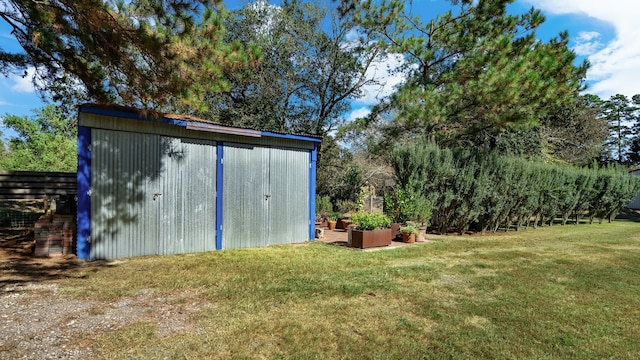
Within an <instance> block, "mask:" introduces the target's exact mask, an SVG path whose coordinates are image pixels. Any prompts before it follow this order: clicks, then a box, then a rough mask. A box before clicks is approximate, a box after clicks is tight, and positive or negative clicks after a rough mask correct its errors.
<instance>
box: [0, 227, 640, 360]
mask: <svg viewBox="0 0 640 360" xmlns="http://www.w3.org/2000/svg"><path fill="white" fill-rule="evenodd" d="M639 230H640V223H636V222H633V221H619V222H615V223H614V224H603V225H582V226H573V225H567V226H553V227H545V228H540V229H537V230H528V231H521V232H509V233H507V234H504V233H500V234H497V235H491V236H490V235H484V236H481V235H474V236H434V235H431V236H430V238H431V239H433V240H434V241H433V242H430V243H426V244H416V245H412V246H406V247H403V248H400V249H394V250H388V251H387V250H383V251H373V252H363V251H357V250H351V249H347V248H344V247H339V246H333V245H327V244H323V243H319V242H317V243H310V244H302V245H284V246H275V247H268V248H261V249H249V250H229V251H221V252H210V253H203V254H196V255H178V256H165V257H157V256H153V257H146V258H137V259H124V260H118V261H113V262H92V263H87V264H84V265H77V266H75V265H74V266H69V265H68V263H67V261H68V260H63V259H58V260H55V261H52V262H50V263H48V265H46V266H44V267H42V266H41V267H37V266H36V265H37V264H35V265H34V264H32V265H29V266H28V265H27V264H24V262H26V261H27V260H25V258H20V257H15V258H14V260H13V262H11V263H6V262H5V263H3V265H2V271H3V273H4V274H5V275H4V276H3V277H0V281H2V280H4V281H3V282H0V286H1V287H0V317H2V323H3V325H2V327H3V330H2V331H1V332H0V333H2V334H4V335H0V358H20V357H23V358H42V357H46V356H48V355H51V356H52V357H53V355H56V356H59V357H65V356H66V357H67V358H107V359H122V358H172V359H174V358H238V359H243V358H347V359H349V358H353V359H363V358H365V359H366V358H397V359H417V358H536V359H539V358H593V359H601V358H621V359H625V358H627V359H636V358H639V357H640V326H638V324H639V323H640V296H639V295H640V231H639ZM30 261H35V260H30ZM56 261H57V262H56ZM17 266H23V268H24V269H23V270H24V271H26V270H30V271H31V273H30V275H29V276H28V277H20V276H19V274H17V273H14V275H13V278H11V279H9V278H8V277H7V276H6V274H10V273H11V271H12V269H13V268H15V267H17ZM58 266H64V267H65V269H64V271H59V269H57V267H58ZM34 318H36V319H34ZM30 320H31V321H33V320H35V324H37V325H35V327H34V328H30V327H29V326H30V325H28V324H27V322H28V321H30Z"/></svg>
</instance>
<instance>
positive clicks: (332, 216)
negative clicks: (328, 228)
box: [327, 211, 340, 221]
mask: <svg viewBox="0 0 640 360" xmlns="http://www.w3.org/2000/svg"><path fill="white" fill-rule="evenodd" d="M339 217H340V213H338V212H335V211H332V212H331V213H329V215H328V216H327V220H329V221H336V220H338V218H339Z"/></svg>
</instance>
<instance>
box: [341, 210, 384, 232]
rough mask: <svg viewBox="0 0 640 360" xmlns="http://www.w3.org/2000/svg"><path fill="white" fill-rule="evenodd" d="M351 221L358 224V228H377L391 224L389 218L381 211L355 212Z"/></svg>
mask: <svg viewBox="0 0 640 360" xmlns="http://www.w3.org/2000/svg"><path fill="white" fill-rule="evenodd" d="M351 221H353V223H354V224H356V225H357V226H358V230H378V229H386V228H388V227H390V226H391V219H390V218H389V217H388V216H387V215H385V214H382V213H366V212H359V213H355V214H353V216H351Z"/></svg>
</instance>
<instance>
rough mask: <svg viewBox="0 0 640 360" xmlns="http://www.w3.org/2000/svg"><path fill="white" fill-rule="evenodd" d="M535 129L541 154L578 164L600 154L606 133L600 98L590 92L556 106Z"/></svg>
mask: <svg viewBox="0 0 640 360" xmlns="http://www.w3.org/2000/svg"><path fill="white" fill-rule="evenodd" d="M535 130H536V132H537V134H538V136H537V138H538V139H539V141H540V144H539V146H540V151H541V152H542V154H541V155H542V157H543V158H550V159H552V160H556V161H561V162H566V163H569V164H573V165H580V166H585V165H589V164H590V163H592V162H593V161H594V160H597V159H598V158H599V157H600V155H601V154H602V152H603V150H604V144H605V141H606V140H607V137H608V136H609V130H608V126H607V119H606V118H605V117H604V116H603V114H602V100H600V98H599V97H597V96H595V95H590V94H586V95H583V96H579V97H578V98H576V99H575V100H572V101H567V102H564V103H563V104H561V105H559V106H555V107H554V108H553V109H551V110H550V111H549V112H548V113H547V115H546V116H544V117H543V118H542V120H541V121H540V124H539V125H538V126H537V127H536V129H535ZM519 136H521V137H526V136H527V134H526V133H520V134H519ZM514 155H516V154H514Z"/></svg>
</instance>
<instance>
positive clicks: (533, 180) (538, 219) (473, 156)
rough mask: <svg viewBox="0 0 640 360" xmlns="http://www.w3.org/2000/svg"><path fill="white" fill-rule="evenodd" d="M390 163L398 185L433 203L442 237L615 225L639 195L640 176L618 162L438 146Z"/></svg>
mask: <svg viewBox="0 0 640 360" xmlns="http://www.w3.org/2000/svg"><path fill="white" fill-rule="evenodd" d="M391 161H392V165H393V166H394V168H395V170H396V173H397V176H398V180H399V183H400V184H401V185H402V184H405V185H403V186H406V184H411V187H412V188H413V189H414V191H415V192H416V193H418V194H422V195H423V196H424V197H426V198H427V199H428V200H429V201H430V203H431V205H432V207H433V217H432V221H431V222H432V223H433V225H434V226H435V227H436V229H437V230H438V231H439V232H441V233H444V232H447V231H449V230H455V231H457V232H460V233H462V232H464V231H466V230H468V229H470V228H474V229H476V230H480V231H487V230H490V231H497V230H498V229H499V228H500V227H503V228H505V229H507V230H508V229H510V228H511V227H512V226H515V228H516V229H520V228H521V227H523V226H529V225H530V224H531V223H533V226H537V225H538V224H549V225H552V224H553V222H554V219H555V218H556V217H560V218H561V222H562V223H563V224H566V223H567V222H568V220H569V218H570V217H571V216H575V222H576V223H578V222H579V220H580V217H581V216H582V215H587V216H588V217H589V219H590V221H591V222H593V220H594V219H595V218H599V219H600V221H601V222H602V220H603V219H608V220H609V221H611V220H613V218H614V217H615V215H616V214H617V212H618V211H619V210H620V209H621V208H622V207H623V206H625V205H626V204H627V203H629V201H630V200H631V199H632V198H633V197H634V196H635V195H636V194H637V193H638V191H640V179H638V178H637V177H633V176H628V174H627V171H626V169H624V168H620V167H616V166H613V165H610V166H606V167H601V168H579V167H573V166H566V165H565V166H561V165H555V164H547V163H542V162H534V161H528V160H525V159H521V158H513V157H505V156H499V155H496V154H495V153H494V152H489V151H473V152H472V151H469V150H466V149H446V148H444V149H443V148H440V147H438V146H436V145H434V144H432V143H422V144H421V143H417V144H409V145H405V146H403V147H400V148H398V149H396V150H395V151H394V153H393V155H392V159H391Z"/></svg>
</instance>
